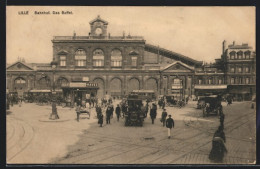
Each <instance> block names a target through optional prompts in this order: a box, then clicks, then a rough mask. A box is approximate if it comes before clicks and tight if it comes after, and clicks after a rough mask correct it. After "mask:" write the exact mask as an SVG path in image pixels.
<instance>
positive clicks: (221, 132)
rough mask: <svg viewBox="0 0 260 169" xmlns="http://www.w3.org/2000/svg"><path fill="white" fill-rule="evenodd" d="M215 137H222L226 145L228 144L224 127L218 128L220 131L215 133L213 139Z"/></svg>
mask: <svg viewBox="0 0 260 169" xmlns="http://www.w3.org/2000/svg"><path fill="white" fill-rule="evenodd" d="M214 137H220V138H222V139H223V141H224V143H225V142H226V135H225V133H224V131H223V127H222V126H219V127H218V130H217V131H216V132H215V133H214V136H213V138H214Z"/></svg>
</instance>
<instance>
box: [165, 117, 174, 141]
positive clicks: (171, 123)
mask: <svg viewBox="0 0 260 169" xmlns="http://www.w3.org/2000/svg"><path fill="white" fill-rule="evenodd" d="M166 127H167V128H168V138H169V139H170V138H171V129H172V128H174V120H173V119H172V117H171V115H169V118H168V119H167V120H166Z"/></svg>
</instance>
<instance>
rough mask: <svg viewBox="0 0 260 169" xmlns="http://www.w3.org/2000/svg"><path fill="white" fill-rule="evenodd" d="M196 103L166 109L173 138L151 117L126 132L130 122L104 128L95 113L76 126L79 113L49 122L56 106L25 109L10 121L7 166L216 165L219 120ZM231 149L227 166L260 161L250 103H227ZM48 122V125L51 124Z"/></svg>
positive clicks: (69, 111) (13, 114) (68, 111)
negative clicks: (172, 125)
mask: <svg viewBox="0 0 260 169" xmlns="http://www.w3.org/2000/svg"><path fill="white" fill-rule="evenodd" d="M195 107H196V102H189V104H188V105H186V106H185V107H184V108H181V109H179V108H176V107H166V109H167V112H168V114H171V115H172V117H173V119H174V120H175V128H174V129H173V130H172V137H171V139H168V137H167V128H165V127H162V123H161V122H160V116H161V111H162V110H161V109H159V110H158V115H157V118H156V120H155V124H151V119H150V117H149V116H148V117H147V118H146V119H145V121H144V126H143V127H125V126H124V119H122V118H121V119H120V121H119V122H117V121H116V118H115V114H114V118H113V119H112V120H111V124H108V125H106V124H105V125H104V127H102V128H101V127H99V126H98V124H97V119H96V117H95V112H94V110H93V111H92V113H91V116H90V118H88V116H86V115H82V116H81V118H80V121H79V122H77V121H76V113H75V110H74V109H70V108H62V107H58V113H59V116H60V120H58V121H57V122H50V121H48V120H47V119H48V117H49V114H50V112H51V106H47V105H45V106H39V105H36V104H33V103H25V104H23V105H22V107H19V106H17V105H15V106H14V107H11V110H10V112H9V114H8V115H7V163H9V164H15V163H52V164H210V163H211V162H210V161H209V159H208V154H209V152H210V150H211V146H212V145H211V144H212V137H213V134H214V132H215V130H216V129H217V128H218V125H219V119H218V117H216V116H209V117H205V118H203V117H202V110H199V109H195ZM223 110H224V113H225V123H224V126H225V129H224V132H225V134H226V140H227V141H226V147H227V149H228V153H227V155H226V157H225V160H224V163H223V164H249V163H254V161H255V158H256V138H255V132H256V131H255V126H256V125H255V122H256V120H255V119H256V115H255V112H254V110H253V109H251V108H250V102H234V103H233V104H232V105H231V106H226V103H223ZM45 119H46V121H45Z"/></svg>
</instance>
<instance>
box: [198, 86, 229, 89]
mask: <svg viewBox="0 0 260 169" xmlns="http://www.w3.org/2000/svg"><path fill="white" fill-rule="evenodd" d="M194 88H195V89H226V88H227V85H195V87H194Z"/></svg>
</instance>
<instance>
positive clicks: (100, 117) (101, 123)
mask: <svg viewBox="0 0 260 169" xmlns="http://www.w3.org/2000/svg"><path fill="white" fill-rule="evenodd" d="M103 118H104V117H103V114H102V112H101V114H100V116H99V118H98V124H99V125H100V126H99V127H102V125H103Z"/></svg>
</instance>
